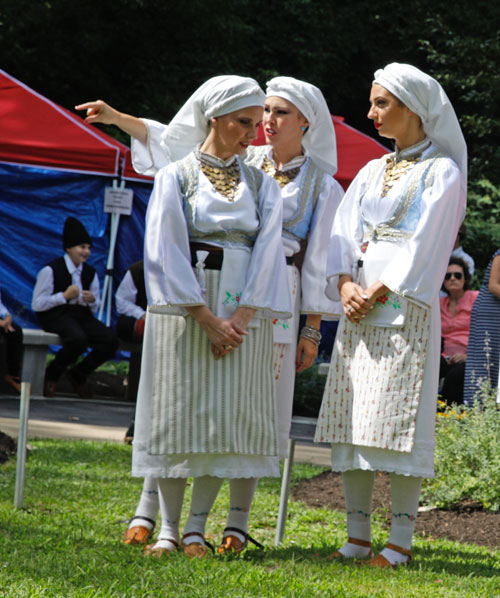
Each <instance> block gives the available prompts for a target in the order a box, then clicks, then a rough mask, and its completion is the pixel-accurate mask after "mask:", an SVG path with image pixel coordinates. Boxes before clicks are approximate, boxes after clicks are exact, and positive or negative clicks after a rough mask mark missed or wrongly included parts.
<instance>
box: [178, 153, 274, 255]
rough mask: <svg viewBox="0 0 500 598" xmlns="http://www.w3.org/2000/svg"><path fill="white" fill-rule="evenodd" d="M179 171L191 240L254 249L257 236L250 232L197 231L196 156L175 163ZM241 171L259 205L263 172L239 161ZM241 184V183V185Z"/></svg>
mask: <svg viewBox="0 0 500 598" xmlns="http://www.w3.org/2000/svg"><path fill="white" fill-rule="evenodd" d="M175 165H176V171H177V180H178V182H179V186H180V188H181V193H182V196H183V209H184V215H185V217H186V222H187V225H188V232H189V240H190V241H194V242H201V243H209V242H210V241H214V242H218V243H221V244H226V243H228V242H229V243H231V244H232V245H242V246H244V247H253V244H254V241H255V235H251V234H249V233H248V231H243V230H238V229H234V230H230V231H220V232H212V233H203V232H201V231H199V230H197V229H196V228H195V227H194V225H193V220H194V211H195V209H196V195H197V193H198V185H199V181H198V178H199V175H200V169H199V166H198V161H197V159H196V156H195V155H194V154H193V153H191V154H189V155H188V156H186V157H185V158H183V159H182V160H179V161H178V162H176V163H175ZM239 165H240V168H241V171H242V172H243V176H244V179H245V181H246V182H247V184H248V187H249V189H250V192H251V194H252V197H253V199H254V201H255V205H256V206H257V205H258V201H259V193H260V188H261V185H262V177H263V176H264V175H263V174H262V172H260V171H259V170H257V169H256V168H253V167H252V166H248V165H247V164H245V163H244V162H242V161H239ZM240 184H241V183H240Z"/></svg>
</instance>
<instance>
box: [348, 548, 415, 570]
mask: <svg viewBox="0 0 500 598" xmlns="http://www.w3.org/2000/svg"><path fill="white" fill-rule="evenodd" d="M386 548H390V549H391V550H394V551H395V552H399V553H400V554H404V555H405V556H407V557H408V560H407V561H405V562H402V563H394V564H392V563H391V562H390V561H388V560H387V559H386V558H385V556H384V555H383V554H381V553H379V554H377V556H374V557H373V558H372V559H370V560H369V561H362V562H360V563H359V564H360V565H368V566H369V567H380V568H382V569H385V568H387V567H391V568H392V569H397V568H398V567H399V566H402V567H406V566H407V565H408V564H409V563H410V562H411V561H412V559H413V557H412V555H411V550H408V549H407V548H401V546H396V544H390V543H389V544H387V545H386Z"/></svg>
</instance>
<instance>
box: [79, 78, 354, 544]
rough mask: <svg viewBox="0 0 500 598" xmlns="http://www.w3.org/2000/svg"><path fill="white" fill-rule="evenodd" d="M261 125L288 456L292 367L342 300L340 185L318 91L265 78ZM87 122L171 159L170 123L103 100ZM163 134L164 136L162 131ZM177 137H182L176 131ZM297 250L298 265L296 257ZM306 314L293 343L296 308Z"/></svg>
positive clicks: (303, 363)
mask: <svg viewBox="0 0 500 598" xmlns="http://www.w3.org/2000/svg"><path fill="white" fill-rule="evenodd" d="M266 95H267V98H266V103H265V106H264V116H263V129H264V133H265V136H266V142H267V143H268V145H263V146H250V147H248V148H247V151H246V153H245V155H244V157H243V159H244V160H245V162H247V163H249V164H252V165H255V166H257V167H259V168H260V169H262V170H263V171H264V172H266V173H267V174H268V175H270V176H272V177H273V178H275V179H276V180H277V181H278V183H279V185H280V187H281V196H282V199H283V244H284V248H285V253H286V257H287V263H288V280H289V286H290V292H291V295H292V304H293V317H292V319H290V320H283V319H280V318H276V319H275V320H274V342H275V344H274V364H273V369H274V374H275V379H276V392H277V401H278V416H279V417H278V419H279V428H280V441H279V454H280V456H281V457H284V456H286V454H287V446H288V438H289V432H290V423H291V413H292V401H293V390H294V385H295V372H296V371H297V372H300V371H303V370H305V369H307V368H308V367H310V366H311V365H312V364H313V362H314V359H315V357H316V355H317V347H318V344H319V340H320V338H321V336H320V334H319V327H320V322H321V319H322V317H323V318H325V319H337V318H338V316H339V314H340V313H341V310H342V306H341V304H340V302H333V301H331V300H330V299H328V298H327V297H326V295H325V293H324V280H325V276H326V258H327V247H328V241H329V238H330V233H331V226H332V222H333V218H334V215H335V211H336V209H337V207H338V205H339V203H340V201H341V199H342V196H343V190H342V188H341V187H340V185H339V184H338V183H337V181H335V180H334V179H333V177H332V175H333V174H335V172H336V170H337V152H336V141H335V131H334V128H333V124H332V119H331V116H330V112H329V110H328V106H327V104H326V101H325V99H324V97H323V95H322V93H321V91H320V90H319V89H318V88H317V87H315V86H314V85H311V84H310V83H306V82H304V81H299V80H297V79H294V78H292V77H276V78H274V79H272V80H271V81H269V82H268V84H267V94H266ZM78 108H79V109H85V110H87V113H88V116H87V120H88V121H89V122H103V123H106V124H115V125H116V126H119V127H120V128H122V129H123V130H124V131H126V132H127V133H129V134H130V135H132V137H133V140H132V150H133V162H134V167H135V168H136V170H137V171H138V172H141V173H142V174H150V175H153V174H154V173H155V172H157V171H158V169H159V168H161V167H162V166H163V165H165V164H168V163H169V162H170V161H171V160H172V146H173V145H174V142H173V141H172V135H171V134H170V132H169V131H170V127H169V126H166V125H163V124H160V123H158V122H156V121H151V120H147V119H137V118H135V117H133V116H130V115H126V114H123V113H120V112H118V111H116V110H114V109H113V108H111V107H110V106H108V105H107V104H105V103H104V102H102V101H98V102H89V103H87V104H82V105H80V106H78ZM167 136H168V138H169V142H168V143H166V142H165V139H166V137H167ZM178 142H179V144H180V143H181V142H182V139H180V138H179V140H178ZM299 252H300V254H301V256H302V260H301V261H302V264H301V268H300V273H299V270H298V268H297V267H296V265H295V263H294V262H295V258H296V257H297V256H298V254H299ZM301 313H302V314H307V319H306V324H305V327H304V328H303V329H302V331H301V334H300V338H299V341H298V345H297V342H296V339H297V334H298V326H299V317H300V314H301ZM155 501H156V488H155V480H152V479H146V480H145V484H144V489H143V493H142V495H141V500H140V502H139V505H138V507H137V510H136V515H135V516H136V518H134V519H133V520H132V521H131V524H130V528H129V530H128V531H127V532H126V533H125V542H129V543H130V542H132V543H136V542H143V541H146V539H147V537H149V535H150V533H151V529H152V525H153V524H154V519H155V517H156V511H157V507H156V502H155Z"/></svg>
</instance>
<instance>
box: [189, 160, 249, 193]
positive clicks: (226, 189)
mask: <svg viewBox="0 0 500 598" xmlns="http://www.w3.org/2000/svg"><path fill="white" fill-rule="evenodd" d="M198 159H199V160H200V168H201V171H202V172H203V174H204V175H205V176H206V177H207V179H208V180H209V181H210V182H211V183H212V185H213V186H214V188H215V190H216V191H218V192H219V193H220V194H221V195H223V196H224V197H227V199H228V200H229V201H234V196H235V195H236V191H237V190H238V185H239V184H240V181H241V177H240V167H239V165H238V162H237V160H234V161H233V162H232V163H231V164H229V166H213V165H212V164H208V163H207V162H205V161H204V160H203V159H200V158H198Z"/></svg>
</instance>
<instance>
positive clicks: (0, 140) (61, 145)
mask: <svg viewBox="0 0 500 598" xmlns="http://www.w3.org/2000/svg"><path fill="white" fill-rule="evenodd" d="M0 131H1V134H0V161H1V162H9V163H13V164H29V165H33V166H40V167H42V168H58V169H63V170H70V171H73V172H86V173H89V174H99V175H109V176H119V174H120V170H121V165H122V161H123V160H124V159H125V156H126V154H127V153H130V150H129V149H128V148H127V147H126V146H125V145H123V144H122V143H119V142H118V141H115V140H114V139H112V138H111V137H109V136H108V135H106V134H105V133H102V132H101V131H99V130H98V129H97V128H96V127H93V126H90V125H87V124H86V123H85V122H84V121H83V120H82V119H81V118H79V117H78V116H76V115H75V114H73V113H71V112H70V111H69V110H66V109H65V108H62V107H61V106H58V105H57V104H55V103H54V102H51V101H50V100H48V99H47V98H45V97H43V96H42V95H40V94H38V93H37V92H36V91H33V90H32V89H30V88H29V87H27V86H26V85H24V84H23V83H21V82H20V81H18V80H17V79H15V78H14V77H11V76H10V75H8V74H7V73H6V72H5V71H2V70H0Z"/></svg>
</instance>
